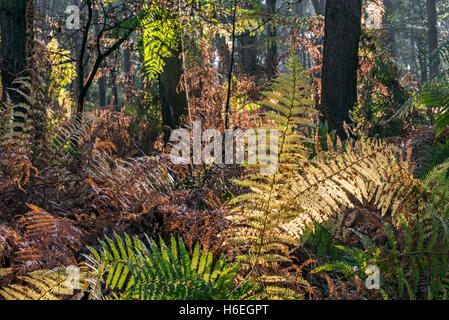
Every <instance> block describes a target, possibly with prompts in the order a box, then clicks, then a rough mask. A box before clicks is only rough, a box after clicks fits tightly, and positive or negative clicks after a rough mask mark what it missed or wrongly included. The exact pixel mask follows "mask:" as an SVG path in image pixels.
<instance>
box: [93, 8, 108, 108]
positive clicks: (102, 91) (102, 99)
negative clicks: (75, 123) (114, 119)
mask: <svg viewBox="0 0 449 320" xmlns="http://www.w3.org/2000/svg"><path fill="white" fill-rule="evenodd" d="M94 25H95V26H94V28H95V34H97V35H98V34H99V33H100V31H101V30H100V25H99V22H98V10H96V9H94ZM102 65H103V64H102ZM98 101H99V103H100V109H101V108H105V107H106V76H105V71H103V75H102V76H101V77H100V78H99V79H98Z"/></svg>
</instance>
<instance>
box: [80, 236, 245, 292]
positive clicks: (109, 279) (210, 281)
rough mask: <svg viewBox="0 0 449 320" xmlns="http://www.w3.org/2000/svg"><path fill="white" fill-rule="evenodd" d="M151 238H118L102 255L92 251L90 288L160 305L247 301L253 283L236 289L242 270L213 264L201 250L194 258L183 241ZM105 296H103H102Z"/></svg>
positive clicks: (104, 246)
mask: <svg viewBox="0 0 449 320" xmlns="http://www.w3.org/2000/svg"><path fill="white" fill-rule="evenodd" d="M159 242H160V243H159V245H158V244H156V242H155V241H154V240H151V239H149V238H148V237H147V238H146V242H143V241H141V240H139V239H138V238H137V237H133V238H130V237H129V236H128V235H125V236H124V238H121V237H119V236H117V235H116V236H115V240H112V239H109V238H106V241H105V242H103V241H101V242H100V243H101V246H102V249H101V251H97V250H95V249H93V248H90V250H91V252H92V255H91V256H88V257H87V258H88V260H89V266H90V268H91V269H92V270H94V271H95V272H96V273H97V278H96V279H97V281H95V282H91V283H93V284H94V285H95V286H97V287H96V288H95V287H94V288H93V290H92V291H93V292H98V291H99V288H98V286H101V287H103V286H104V288H105V289H108V290H111V291H112V292H113V293H112V295H111V296H112V298H116V299H127V300H128V299H131V300H134V299H138V300H161V299H172V300H174V299H187V300H195V299H242V298H248V297H249V294H250V291H251V289H252V285H251V284H250V283H249V282H244V283H241V284H240V285H239V286H238V287H236V288H235V289H234V290H233V288H234V287H235V281H236V276H237V273H238V271H239V269H240V266H239V265H238V264H235V265H233V266H230V265H228V264H227V263H226V261H225V260H224V259H223V258H220V259H218V260H217V261H216V262H215V263H214V262H213V260H214V259H213V256H212V253H210V252H207V251H205V250H200V247H199V245H198V244H197V245H196V246H195V248H194V250H193V254H192V256H190V255H189V254H188V252H187V249H186V248H185V245H184V243H183V241H182V240H181V239H178V241H176V239H175V238H174V237H171V240H170V246H167V245H166V244H165V243H164V241H163V240H162V239H160V240H159ZM100 291H101V290H100Z"/></svg>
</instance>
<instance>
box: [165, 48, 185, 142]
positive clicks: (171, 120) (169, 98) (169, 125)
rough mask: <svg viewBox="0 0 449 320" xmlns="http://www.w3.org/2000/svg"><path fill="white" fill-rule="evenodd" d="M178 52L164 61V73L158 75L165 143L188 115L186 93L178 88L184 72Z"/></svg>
mask: <svg viewBox="0 0 449 320" xmlns="http://www.w3.org/2000/svg"><path fill="white" fill-rule="evenodd" d="M180 51H181V50H179V51H178V52H176V53H174V54H173V56H172V57H169V58H167V59H166V60H165V67H164V71H163V72H162V73H161V74H160V75H159V94H160V99H161V112H162V125H163V127H164V128H163V129H164V141H165V143H167V142H168V141H169V139H170V134H171V131H172V130H173V129H177V128H179V126H180V125H181V118H182V117H183V116H185V115H187V113H188V101H187V93H186V92H185V90H183V89H181V88H180V87H179V84H180V81H181V76H182V74H183V72H184V70H183V63H182V58H180V57H179V55H180Z"/></svg>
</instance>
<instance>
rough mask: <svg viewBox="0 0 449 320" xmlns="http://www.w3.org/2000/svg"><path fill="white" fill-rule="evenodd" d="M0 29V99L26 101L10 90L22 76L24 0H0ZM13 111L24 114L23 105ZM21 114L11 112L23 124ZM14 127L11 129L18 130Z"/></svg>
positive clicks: (24, 66) (24, 65)
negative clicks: (0, 82)
mask: <svg viewBox="0 0 449 320" xmlns="http://www.w3.org/2000/svg"><path fill="white" fill-rule="evenodd" d="M0 28H1V56H2V63H1V75H2V100H3V101H6V99H7V98H8V97H9V99H10V100H11V102H12V104H13V105H17V104H19V103H26V99H25V98H24V97H23V96H22V95H21V94H19V93H17V92H16V91H14V90H13V88H18V87H19V86H18V85H16V84H14V80H16V79H17V78H19V77H24V76H26V58H27V54H26V38H27V37H26V1H25V0H0ZM14 110H15V111H18V112H21V113H23V114H26V113H27V110H26V109H25V108H21V107H15V108H14ZM24 121H25V119H24V117H22V116H18V115H15V116H14V122H17V123H23V122H24ZM21 129H22V128H21V127H20V126H14V130H15V131H22V130H21Z"/></svg>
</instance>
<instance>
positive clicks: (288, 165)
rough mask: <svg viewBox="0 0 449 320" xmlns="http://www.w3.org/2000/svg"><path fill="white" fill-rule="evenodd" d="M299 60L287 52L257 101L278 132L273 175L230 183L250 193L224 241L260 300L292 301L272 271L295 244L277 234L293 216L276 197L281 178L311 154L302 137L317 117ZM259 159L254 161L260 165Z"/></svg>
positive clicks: (241, 200) (242, 199) (237, 200)
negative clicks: (246, 271) (257, 288)
mask: <svg viewBox="0 0 449 320" xmlns="http://www.w3.org/2000/svg"><path fill="white" fill-rule="evenodd" d="M298 61H299V59H298V57H297V56H296V54H294V53H292V54H291V55H290V57H289V58H288V60H287V63H286V68H287V73H286V74H283V75H281V76H279V77H278V78H277V79H276V80H275V81H274V83H273V86H272V91H271V92H264V93H263V94H264V95H265V96H266V97H267V100H265V101H262V102H261V104H262V105H264V106H265V107H267V108H268V109H270V111H268V112H266V114H265V117H266V119H267V120H269V121H270V122H272V123H274V124H275V125H274V126H271V127H267V128H268V129H278V130H279V161H278V170H277V172H276V173H274V174H272V175H269V176H260V175H253V176H252V177H250V179H248V180H244V181H235V182H236V183H237V184H239V185H241V186H244V187H249V188H250V189H251V192H250V193H247V194H244V195H241V196H239V197H237V198H235V199H234V200H233V203H234V204H235V205H236V207H235V208H234V210H233V215H231V216H230V217H229V218H230V219H231V220H234V221H235V222H236V226H235V228H233V229H232V230H231V231H230V232H229V233H228V237H229V241H230V242H231V243H233V244H234V245H235V246H236V247H237V248H238V250H239V256H238V260H239V261H240V262H242V263H244V264H245V265H246V267H247V268H248V269H249V272H250V273H252V274H253V275H254V277H255V278H258V279H259V284H260V285H261V286H262V289H263V290H262V291H261V292H260V297H262V298H264V297H283V296H284V297H297V294H295V293H294V292H293V291H292V290H289V289H288V288H287V287H288V283H289V282H290V281H289V279H288V278H289V275H288V274H287V273H285V274H284V275H283V276H279V275H277V274H276V273H277V272H275V271H274V270H275V269H276V268H277V267H278V265H279V263H283V262H286V263H291V260H290V259H289V258H288V257H287V256H286V255H285V253H287V252H288V251H289V250H290V248H291V247H293V246H295V245H297V242H296V241H295V239H294V238H292V237H289V236H288V235H287V234H285V232H282V230H281V229H282V226H283V225H285V224H287V223H289V222H290V221H292V220H293V219H294V218H295V217H296V210H294V211H291V210H285V209H286V208H285V205H284V203H283V202H282V201H280V197H281V194H282V193H283V192H284V191H285V189H286V185H285V181H286V179H288V177H289V176H291V174H292V173H293V172H297V171H298V170H300V168H301V164H302V163H304V162H305V161H307V158H308V153H309V152H310V151H309V150H308V148H307V147H306V146H305V144H306V143H309V144H310V143H313V140H311V139H308V138H307V136H306V134H305V132H306V131H307V127H312V126H313V117H314V116H315V115H316V114H317V111H316V109H314V108H312V107H309V105H312V104H313V103H314V102H313V101H311V100H310V99H308V98H309V97H310V90H311V88H310V86H309V78H308V76H307V74H306V73H305V72H304V71H303V68H302V66H301V65H300V63H299V62H298ZM267 128H264V129H267ZM262 160H263V159H261V158H259V162H262ZM258 166H259V167H262V166H263V164H262V163H259V164H258ZM270 269H271V274H270ZM262 275H263V276H262ZM283 284H287V286H285V285H283Z"/></svg>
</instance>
